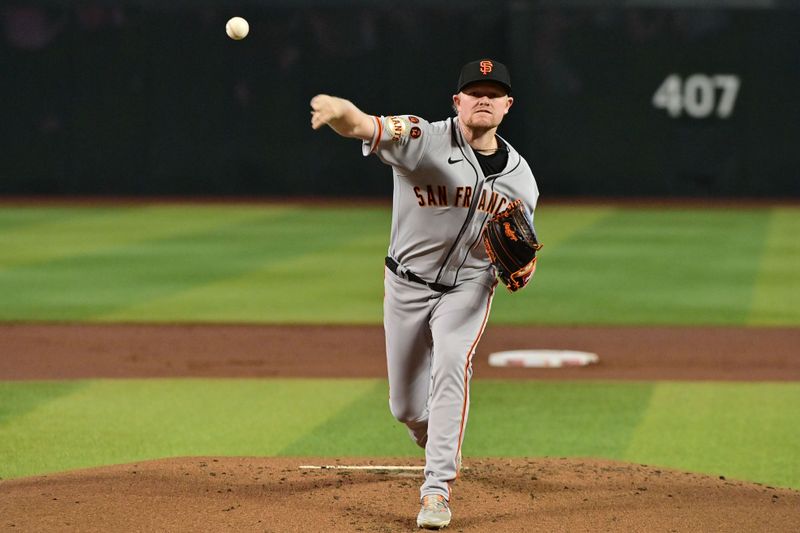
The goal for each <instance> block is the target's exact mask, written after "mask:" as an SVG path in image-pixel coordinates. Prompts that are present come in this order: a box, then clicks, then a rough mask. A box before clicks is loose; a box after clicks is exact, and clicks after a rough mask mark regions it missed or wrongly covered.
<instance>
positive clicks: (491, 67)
mask: <svg viewBox="0 0 800 533" xmlns="http://www.w3.org/2000/svg"><path fill="white" fill-rule="evenodd" d="M478 81H493V82H495V83H497V84H498V85H501V86H502V87H503V88H504V89H505V90H506V92H507V93H508V94H511V76H510V75H509V74H508V68H506V66H505V65H504V64H502V63H500V62H499V61H495V60H494V59H479V60H477V61H472V62H470V63H467V64H466V65H464V66H463V67H462V68H461V74H460V75H459V76H458V90H457V91H456V92H459V93H460V92H461V91H462V90H463V89H464V87H466V86H467V85H469V84H470V83H475V82H478Z"/></svg>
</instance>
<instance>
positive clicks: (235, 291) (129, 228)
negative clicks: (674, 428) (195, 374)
mask: <svg viewBox="0 0 800 533" xmlns="http://www.w3.org/2000/svg"><path fill="white" fill-rule="evenodd" d="M50 217H52V218H50ZM536 225H537V230H538V232H539V233H540V236H541V238H542V241H543V242H544V243H545V248H544V250H543V251H542V254H541V258H540V264H539V268H538V270H537V274H536V277H535V279H534V281H533V284H532V285H531V286H530V287H528V288H526V290H524V291H521V292H519V293H517V294H514V295H510V294H508V293H507V292H506V291H504V290H499V291H498V295H497V298H496V299H495V304H494V311H493V314H492V319H491V320H492V321H493V322H494V323H508V324H526V323H538V324H665V325H668V324H675V325H685V324H691V325H701V324H708V325H753V324H755V325H782V326H787V325H788V326H793V325H798V324H800V306H797V305H793V303H794V302H796V301H797V300H796V298H795V296H796V295H797V294H798V291H800V288H798V287H800V283H799V281H798V272H800V264H798V261H799V260H798V246H800V245H798V244H797V239H793V238H792V236H793V235H794V234H795V233H793V232H796V229H797V228H798V226H800V209H794V208H775V209H769V208H763V209H737V210H724V209H655V208H653V209H637V208H623V207H569V206H547V205H546V204H543V205H542V206H540V208H539V209H538V210H537V212H536ZM389 230H390V212H389V210H388V209H387V208H382V207H364V208H354V209H344V208H322V207H309V208H305V207H303V206H298V205H295V206H284V207H280V206H273V205H262V206H254V205H249V206H248V205H244V206H241V205H229V206H225V205H186V206H175V205H167V206H158V205H151V206H140V207H121V208H116V209H112V208H93V207H74V208H64V207H59V208H44V207H36V208H33V207H32V208H20V207H16V208H9V207H3V208H0V294H2V295H3V297H2V298H1V299H0V320H15V321H18V320H25V321H37V320H45V321H47V320H56V321H59V320H60V321H98V322H103V321H105V322H112V321H170V322H174V321H198V322H203V321H208V322H272V323H291V322H302V323H372V324H379V323H380V322H381V313H382V299H383V263H382V261H383V256H384V255H385V253H386V248H387V244H388V238H389Z"/></svg>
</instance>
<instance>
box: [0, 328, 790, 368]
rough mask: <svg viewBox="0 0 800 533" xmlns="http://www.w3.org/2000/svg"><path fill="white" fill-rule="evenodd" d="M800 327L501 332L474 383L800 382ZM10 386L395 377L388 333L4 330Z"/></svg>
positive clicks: (482, 354)
mask: <svg viewBox="0 0 800 533" xmlns="http://www.w3.org/2000/svg"><path fill="white" fill-rule="evenodd" d="M798 346H800V328H728V327H702V328H701V327H544V326H537V327H507V326H506V327H503V326H495V325H491V326H490V327H489V328H488V329H487V331H486V333H485V335H484V338H483V339H482V341H481V344H480V345H479V347H478V353H477V354H476V356H475V359H474V369H475V373H474V378H475V379H483V378H499V379H591V380H596V379H632V380H686V379H690V380H740V381H750V380H755V381H796V380H800V357H798V348H797V347H798ZM530 348H536V349H571V350H581V351H589V352H593V353H596V354H598V355H599V357H600V363H599V364H596V365H590V366H586V367H566V368H558V369H553V368H550V369H522V368H495V367H491V366H489V364H488V354H489V353H491V352H495V351H501V350H514V349H530ZM0 350H2V357H0V379H68V378H92V377H113V378H128V377H192V376H199V377H379V378H384V377H385V376H386V361H385V356H384V336H383V329H382V328H381V327H380V326H248V325H148V324H131V325H122V324H120V325H69V324H62V325H59V324H49V325H35V324H0Z"/></svg>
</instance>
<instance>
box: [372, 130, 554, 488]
mask: <svg viewBox="0 0 800 533" xmlns="http://www.w3.org/2000/svg"><path fill="white" fill-rule="evenodd" d="M374 120H375V126H376V127H375V134H374V136H373V138H372V140H371V141H365V142H364V144H363V153H364V155H369V154H371V153H375V154H377V156H378V157H379V158H380V159H381V160H382V161H383V162H384V163H386V164H388V165H391V167H392V169H393V176H394V196H393V205H392V231H391V242H390V244H389V252H388V257H387V267H388V268H387V270H386V274H385V281H384V288H385V299H384V329H385V333H386V358H387V366H388V376H389V404H390V409H391V411H392V414H393V415H394V416H395V418H397V419H398V420H400V421H401V422H403V423H405V424H406V426H407V427H408V430H409V433H410V435H411V437H412V439H414V441H416V443H417V444H418V445H420V446H422V447H424V448H425V457H426V463H425V482H424V484H423V485H422V487H421V489H420V494H421V496H424V495H428V494H441V495H443V496H445V497H446V498H447V499H448V500H449V499H450V490H451V487H450V484H451V483H452V481H454V480H455V478H456V477H457V474H458V469H459V467H460V459H461V444H462V442H463V438H464V430H465V428H466V422H467V415H468V413H469V382H470V378H471V376H472V357H473V355H474V353H475V349H476V347H477V345H478V342H479V340H480V337H481V335H482V334H483V330H484V328H485V327H486V322H487V320H488V318H489V312H490V309H491V303H492V298H493V296H494V289H495V287H496V285H497V281H496V279H495V271H494V268H493V267H492V266H491V263H490V262H489V258H488V257H487V255H486V251H485V249H484V246H483V243H482V239H481V233H482V231H483V228H484V226H485V224H486V221H487V220H488V218H489V217H491V216H492V215H493V214H495V213H497V212H499V211H501V210H503V209H504V208H505V206H507V205H508V204H509V203H510V202H512V201H513V200H515V199H517V198H520V199H522V201H523V202H524V204H525V205H526V207H527V210H528V212H529V214H530V215H531V217H532V216H533V211H534V209H535V207H536V202H537V199H538V196H539V191H538V188H537V186H536V181H535V179H534V177H533V174H532V173H531V170H530V168H529V167H528V164H527V163H526V162H525V160H524V159H523V158H522V157H521V156H520V155H519V154H518V153H517V152H516V150H514V149H513V148H512V147H511V145H510V144H508V143H507V142H505V141H504V140H503V142H502V143H500V145H501V146H502V147H503V149H507V150H508V160H507V163H506V166H505V168H504V169H503V170H502V171H501V172H499V173H498V174H493V175H489V176H485V175H484V174H483V171H482V169H481V166H480V164H479V162H478V159H477V157H476V155H475V153H474V152H473V150H472V148H471V147H470V146H469V144H468V143H467V142H466V141H465V139H464V137H463V135H462V132H461V129H460V127H459V125H458V119H457V118H451V119H448V120H444V121H440V122H427V121H425V120H423V119H421V118H419V117H416V116H413V115H404V116H388V117H374Z"/></svg>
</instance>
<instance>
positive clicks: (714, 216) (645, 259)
mask: <svg viewBox="0 0 800 533" xmlns="http://www.w3.org/2000/svg"><path fill="white" fill-rule="evenodd" d="M536 216H537V219H536V225H537V230H538V232H539V234H540V236H541V239H542V241H543V242H544V243H545V248H544V249H543V251H542V255H541V258H540V263H539V267H538V270H537V274H536V279H535V281H534V284H533V285H532V286H531V287H529V288H527V289H526V290H525V291H523V292H521V293H519V294H516V295H509V294H507V293H506V291H502V290H501V291H498V296H497V298H496V299H495V303H494V308H493V316H492V322H493V323H495V324H501V323H503V324H553V325H562V324H580V325H592V324H618V325H627V324H634V325H635V324H642V325H728V326H748V327H768V326H788V327H798V326H800V305H798V302H800V239H797V235H798V234H800V209H799V208H792V207H775V208H769V207H763V208H747V209H744V208H740V209H731V210H726V209H719V208H712V209H699V208H698V209H676V208H671V209H658V208H623V207H597V206H596V207H569V206H554V207H553V206H547V205H543V206H542V207H541V208H540V209H539V210H537V215H536ZM389 222H390V213H389V210H388V209H387V208H382V207H369V208H358V209H355V208H353V209H345V208H321V207H316V208H311V209H309V208H305V207H302V206H284V207H277V206H271V205H221V204H214V205H138V206H137V205H134V206H119V207H112V206H99V207H85V206H84V207H66V206H56V207H12V206H4V207H0V295H1V296H0V321H15V322H16V321H24V322H36V321H67V322H82V321H85V322H137V321H141V322H159V321H163V322H175V321H179V322H187V321H188V322H236V323H239V322H241V323H331V324H334V323H341V324H350V323H362V324H378V323H380V321H381V305H382V297H383V288H382V280H383V263H382V259H383V256H384V255H385V250H386V247H387V244H388V233H389ZM2 349H3V347H2V339H1V338H0V353H1V352H2ZM0 356H1V355H0ZM386 397H387V391H386V382H385V381H384V380H329V381H325V380H277V379H274V380H269V379H265V380H226V379H217V380H196V379H181V380H160V379H159V380H81V381H63V382H9V381H5V382H3V381H0V477H2V478H4V479H5V478H10V477H19V476H26V475H31V474H37V473H44V472H52V471H57V470H65V469H71V468H77V467H85V466H93V465H101V464H112V463H121V462H129V461H136V460H142V459H150V458H158V457H166V456H182V455H322V456H337V457H338V456H348V455H349V456H364V455H368V456H420V452H419V450H418V449H417V448H416V447H415V446H414V445H413V444H412V443H411V441H410V440H409V439H408V438H407V437H406V435H405V431H404V429H403V428H402V427H401V426H400V425H399V424H397V423H396V422H394V421H393V419H392V418H391V415H390V414H389V412H388V408H387V405H386ZM464 446H465V454H466V456H467V457H469V456H534V457H536V456H591V457H604V458H611V459H619V460H625V461H632V462H637V463H646V464H653V465H663V466H668V467H674V468H681V469H685V470H692V471H698V472H706V473H711V474H720V475H726V476H730V477H735V478H740V479H747V480H752V481H759V482H763V483H769V484H773V485H779V486H786V487H794V488H800V461H798V460H797V459H798V457H800V383H723V382H710V383H677V382H641V383H631V382H625V383H622V382H620V383H616V382H600V383H590V382H555V383H554V382H496V381H481V380H476V381H475V382H474V384H473V403H472V416H471V422H470V426H469V429H468V432H467V438H466V441H465V444H464Z"/></svg>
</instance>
